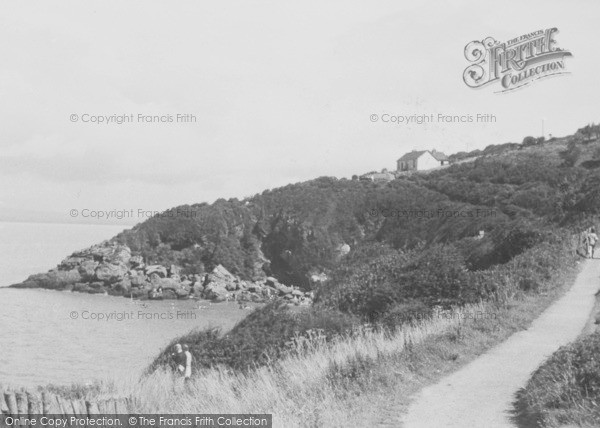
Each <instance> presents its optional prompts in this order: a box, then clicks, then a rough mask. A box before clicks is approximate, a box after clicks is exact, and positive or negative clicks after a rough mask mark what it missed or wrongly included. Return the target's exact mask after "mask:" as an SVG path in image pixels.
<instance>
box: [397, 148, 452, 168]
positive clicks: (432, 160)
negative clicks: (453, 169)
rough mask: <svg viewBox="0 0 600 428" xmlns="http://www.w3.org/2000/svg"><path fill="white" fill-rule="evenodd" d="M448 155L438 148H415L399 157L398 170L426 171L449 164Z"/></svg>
mask: <svg viewBox="0 0 600 428" xmlns="http://www.w3.org/2000/svg"><path fill="white" fill-rule="evenodd" d="M449 163H450V161H449V160H448V156H446V155H445V154H444V153H442V152H438V151H437V150H435V149H434V150H431V151H430V150H413V151H412V152H409V153H407V154H405V155H404V156H402V157H401V158H400V159H398V161H397V164H398V167H397V171H398V172H403V171H425V170H428V169H433V168H438V167H440V166H444V165H448V164H449Z"/></svg>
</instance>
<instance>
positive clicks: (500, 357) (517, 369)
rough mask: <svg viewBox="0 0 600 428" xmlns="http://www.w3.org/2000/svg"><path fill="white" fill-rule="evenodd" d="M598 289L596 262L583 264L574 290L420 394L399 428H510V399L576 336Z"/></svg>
mask: <svg viewBox="0 0 600 428" xmlns="http://www.w3.org/2000/svg"><path fill="white" fill-rule="evenodd" d="M599 288H600V260H587V261H585V262H584V266H583V269H582V271H581V272H580V273H579V275H578V276H577V279H576V281H575V284H574V285H573V287H572V288H571V289H570V290H569V291H567V292H566V293H565V295H564V296H563V297H561V298H560V299H559V300H557V301H556V302H555V303H554V304H552V306H550V307H549V308H548V309H546V311H544V312H543V313H542V314H541V315H540V317H539V318H537V319H536V320H535V321H534V322H533V323H532V325H531V326H530V327H529V329H527V330H525V331H522V332H519V333H515V334H514V335H512V336H511V337H510V338H508V339H507V340H506V341H505V342H503V343H501V344H500V345H498V346H496V347H495V348H493V349H491V350H490V351H488V352H487V353H485V354H483V355H482V356H481V357H479V358H477V359H475V360H474V361H472V362H471V363H469V364H467V365H466V366H465V367H463V368H462V369H460V370H459V371H457V372H455V373H453V374H451V375H449V376H447V377H445V378H443V379H442V380H441V381H440V382H438V383H437V384H435V385H432V386H429V387H427V388H425V389H423V390H422V391H421V392H420V393H419V394H418V395H417V396H416V397H415V399H414V401H413V402H412V404H411V405H410V406H409V409H408V412H407V414H406V415H405V416H404V417H403V418H402V421H403V424H404V427H405V428H420V427H423V428H437V427H439V428H454V427H457V428H465V427H476V428H479V427H490V428H501V427H514V426H515V425H514V424H513V423H512V422H511V419H510V416H511V413H510V412H511V411H512V408H513V407H512V403H513V401H514V400H515V393H516V392H517V391H518V390H519V389H520V388H522V387H523V386H525V383H526V382H527V380H528V379H529V377H530V375H531V372H532V371H533V370H535V369H536V368H537V367H538V366H539V365H540V364H541V363H542V362H543V361H544V359H545V358H547V357H548V356H549V355H550V354H552V353H553V352H554V351H555V350H556V349H557V348H558V347H560V346H562V345H565V344H567V343H568V342H570V341H572V340H574V339H575V338H576V337H577V336H578V335H579V333H580V332H581V331H582V330H583V328H584V327H585V325H586V322H587V320H588V316H589V314H590V312H591V310H592V308H593V307H594V294H595V293H596V291H598V289H599Z"/></svg>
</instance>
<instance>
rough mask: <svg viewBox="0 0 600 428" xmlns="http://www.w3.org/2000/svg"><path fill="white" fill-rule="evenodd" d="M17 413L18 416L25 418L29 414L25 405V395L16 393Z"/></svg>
mask: <svg viewBox="0 0 600 428" xmlns="http://www.w3.org/2000/svg"><path fill="white" fill-rule="evenodd" d="M15 395H16V396H17V411H18V412H19V416H27V415H28V414H29V408H28V407H29V406H28V404H27V401H28V400H27V394H26V393H24V392H17V393H16V394H15Z"/></svg>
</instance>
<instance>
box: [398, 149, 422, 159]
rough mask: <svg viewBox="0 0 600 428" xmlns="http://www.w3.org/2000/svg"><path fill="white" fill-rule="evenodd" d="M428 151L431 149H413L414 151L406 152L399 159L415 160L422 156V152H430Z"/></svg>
mask: <svg viewBox="0 0 600 428" xmlns="http://www.w3.org/2000/svg"><path fill="white" fill-rule="evenodd" d="M428 151H429V150H413V151H412V152H408V153H407V154H405V155H404V156H402V157H401V158H400V159H398V160H399V161H409V160H415V159H418V158H420V157H421V155H422V154H424V153H425V152H428Z"/></svg>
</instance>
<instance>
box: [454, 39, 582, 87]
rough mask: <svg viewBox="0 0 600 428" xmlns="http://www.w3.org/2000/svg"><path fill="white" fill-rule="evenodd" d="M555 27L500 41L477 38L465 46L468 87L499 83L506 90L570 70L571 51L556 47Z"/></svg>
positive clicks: (464, 77)
mask: <svg viewBox="0 0 600 428" xmlns="http://www.w3.org/2000/svg"><path fill="white" fill-rule="evenodd" d="M557 32H558V29H556V28H549V29H546V30H538V31H534V32H533V33H529V34H524V35H522V36H520V37H516V38H514V39H511V40H509V41H508V42H504V43H500V42H499V41H497V40H495V39H494V38H492V37H487V38H485V39H483V40H482V41H477V40H474V41H472V42H471V43H469V44H468V45H467V46H465V58H466V59H467V60H468V61H469V62H470V63H471V65H469V66H468V67H467V68H466V69H465V71H464V73H463V79H464V81H465V83H466V84H467V86H470V87H471V88H480V87H482V86H485V85H487V84H489V83H493V82H496V81H499V82H500V85H501V86H502V90H500V91H498V92H507V91H511V90H513V89H517V88H521V87H523V86H525V85H528V84H529V83H531V82H533V81H535V80H538V79H541V78H544V77H549V76H556V75H560V74H565V73H567V72H566V71H565V57H567V56H571V52H569V51H567V50H564V49H560V48H558V47H557V46H556V41H555V40H554V38H553V36H554V35H555V34H556V33H557Z"/></svg>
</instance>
